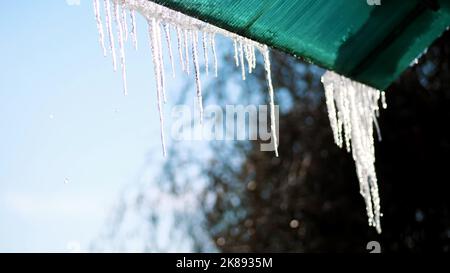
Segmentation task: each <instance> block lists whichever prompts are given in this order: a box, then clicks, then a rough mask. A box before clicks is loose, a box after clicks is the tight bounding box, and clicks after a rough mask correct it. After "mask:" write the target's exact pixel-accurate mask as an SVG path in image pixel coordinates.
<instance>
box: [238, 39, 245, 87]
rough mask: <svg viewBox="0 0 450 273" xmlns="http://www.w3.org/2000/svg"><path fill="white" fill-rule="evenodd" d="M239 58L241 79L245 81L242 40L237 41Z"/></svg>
mask: <svg viewBox="0 0 450 273" xmlns="http://www.w3.org/2000/svg"><path fill="white" fill-rule="evenodd" d="M239 59H240V63H241V74H242V80H244V81H245V62H244V49H243V45H242V41H239Z"/></svg>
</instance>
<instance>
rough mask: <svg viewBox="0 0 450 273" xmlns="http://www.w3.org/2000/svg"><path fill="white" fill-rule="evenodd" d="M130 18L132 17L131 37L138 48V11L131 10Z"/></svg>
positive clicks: (135, 47)
mask: <svg viewBox="0 0 450 273" xmlns="http://www.w3.org/2000/svg"><path fill="white" fill-rule="evenodd" d="M130 18H131V38H132V39H133V46H134V49H135V50H137V49H138V42H137V29H136V13H135V12H134V10H132V11H130Z"/></svg>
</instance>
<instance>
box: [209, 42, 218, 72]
mask: <svg viewBox="0 0 450 273" xmlns="http://www.w3.org/2000/svg"><path fill="white" fill-rule="evenodd" d="M209 41H210V42H211V48H212V51H213V55H214V75H215V76H216V78H217V76H218V67H217V66H218V65H217V53H216V37H215V33H211V37H210V40H209Z"/></svg>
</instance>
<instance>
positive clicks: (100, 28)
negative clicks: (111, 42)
mask: <svg viewBox="0 0 450 273" xmlns="http://www.w3.org/2000/svg"><path fill="white" fill-rule="evenodd" d="M98 1H99V0H93V4H94V13H95V19H96V22H97V30H98V41H99V43H100V46H101V48H102V51H103V56H106V47H105V34H104V32H103V24H102V18H101V15H100V3H99V2H98Z"/></svg>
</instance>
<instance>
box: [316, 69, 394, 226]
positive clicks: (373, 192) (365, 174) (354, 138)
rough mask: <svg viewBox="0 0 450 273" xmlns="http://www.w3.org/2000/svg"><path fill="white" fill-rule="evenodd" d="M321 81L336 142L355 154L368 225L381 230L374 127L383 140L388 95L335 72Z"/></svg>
mask: <svg viewBox="0 0 450 273" xmlns="http://www.w3.org/2000/svg"><path fill="white" fill-rule="evenodd" d="M322 82H323V84H324V87H325V97H326V104H327V108H328V116H329V119H330V123H331V128H332V129H333V136H334V141H335V142H336V144H337V145H338V146H339V147H340V148H343V147H344V146H345V147H346V149H347V151H348V152H351V153H352V155H353V159H354V161H355V164H356V172H357V175H358V180H359V186H360V192H361V195H362V196H363V197H364V200H365V202H366V209H367V216H368V218H369V225H370V226H374V227H375V228H376V229H377V231H378V232H379V233H381V225H380V217H381V216H382V215H381V213H380V198H379V194H378V185H377V176H376V172H375V148H374V128H375V130H376V131H377V134H378V138H379V140H381V134H380V130H379V127H378V123H377V117H378V115H379V110H380V108H379V103H380V101H381V106H382V107H383V108H386V107H387V105H386V99H385V94H384V92H383V91H379V90H376V89H374V88H371V87H369V86H366V85H364V84H361V83H358V82H354V81H352V80H350V79H348V78H346V77H343V76H340V75H338V74H336V73H334V72H326V73H325V74H324V76H323V77H322Z"/></svg>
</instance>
